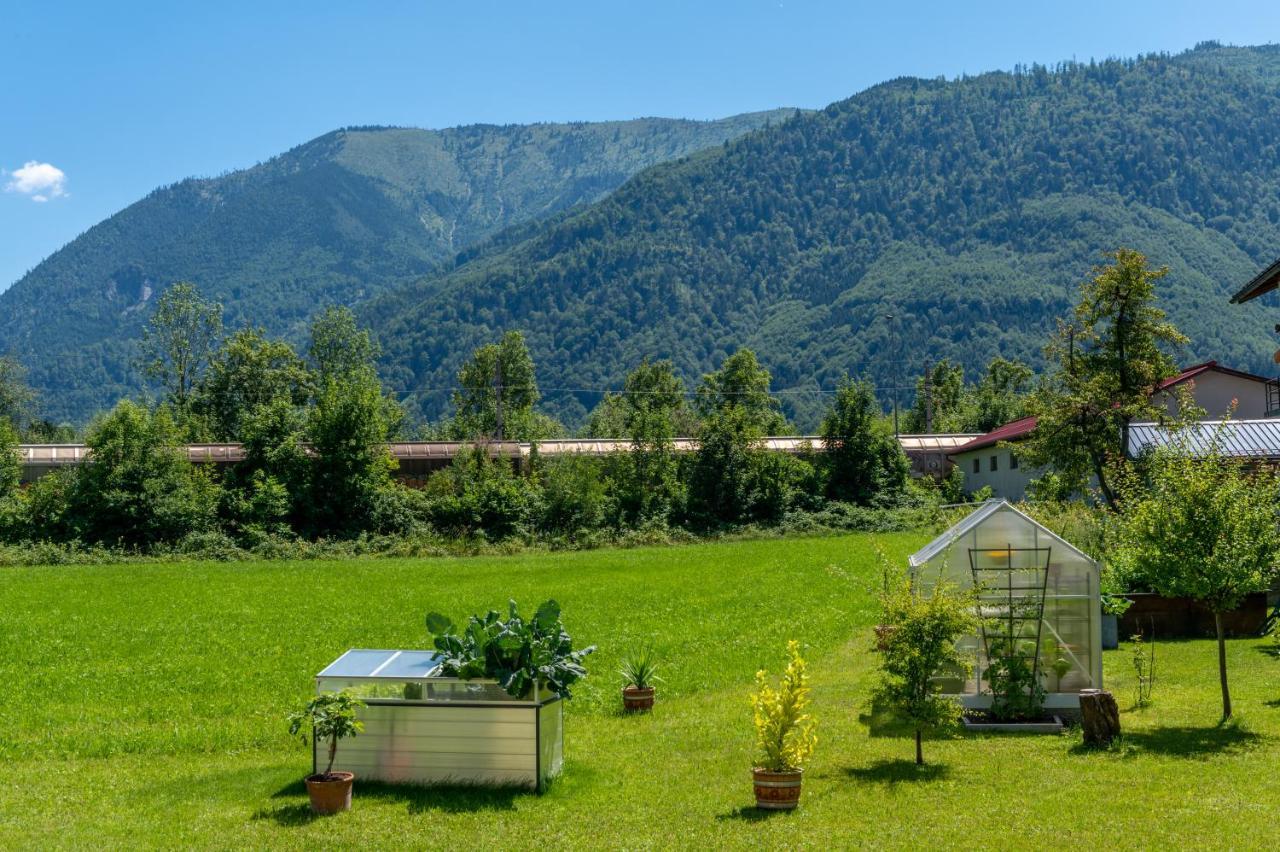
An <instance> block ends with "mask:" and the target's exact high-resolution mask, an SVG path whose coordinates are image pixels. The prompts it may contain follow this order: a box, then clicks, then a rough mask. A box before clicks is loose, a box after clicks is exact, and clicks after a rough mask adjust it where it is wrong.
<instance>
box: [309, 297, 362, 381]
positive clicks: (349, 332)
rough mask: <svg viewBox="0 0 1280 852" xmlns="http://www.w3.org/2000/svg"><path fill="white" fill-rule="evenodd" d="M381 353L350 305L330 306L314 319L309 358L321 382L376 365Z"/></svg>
mask: <svg viewBox="0 0 1280 852" xmlns="http://www.w3.org/2000/svg"><path fill="white" fill-rule="evenodd" d="M379 352H380V349H379V347H378V344H377V342H376V341H374V339H373V338H372V337H371V336H370V335H369V331H368V330H367V329H363V328H361V327H360V326H359V324H358V323H357V322H356V316H355V314H353V313H352V312H351V309H350V308H347V307H335V306H333V305H330V306H329V307H327V308H325V309H324V310H323V311H321V312H320V313H319V314H318V315H316V317H315V318H314V319H313V320H312V321H311V340H310V344H309V346H308V347H307V357H308V359H310V361H311V367H312V369H313V370H314V371H315V374H316V377H317V380H318V381H319V382H321V383H323V382H325V381H328V380H331V379H337V378H341V377H343V376H347V375H350V374H351V373H355V372H357V371H360V370H364V369H365V368H371V367H373V365H374V362H375V361H376V360H377V358H378V354H379Z"/></svg>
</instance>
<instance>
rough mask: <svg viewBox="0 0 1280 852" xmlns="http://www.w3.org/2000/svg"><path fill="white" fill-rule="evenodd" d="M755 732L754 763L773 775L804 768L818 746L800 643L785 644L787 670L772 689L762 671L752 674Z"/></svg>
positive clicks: (807, 675)
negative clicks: (753, 682) (808, 710)
mask: <svg viewBox="0 0 1280 852" xmlns="http://www.w3.org/2000/svg"><path fill="white" fill-rule="evenodd" d="M751 706H752V709H753V710H754V719H755V729H756V752H757V757H756V762H757V765H758V766H759V768H761V769H768V770H772V771H774V772H795V771H798V770H801V769H803V768H804V765H805V763H807V762H808V760H809V757H810V755H812V754H813V749H814V747H815V746H816V745H817V743H818V735H817V731H816V728H817V723H816V722H815V721H814V720H813V719H812V717H810V716H809V714H808V713H807V712H805V711H806V709H807V708H808V706H809V673H808V669H807V667H806V665H805V661H804V659H803V658H802V657H801V656H800V643H799V642H797V641H795V640H794V639H793V640H791V641H790V642H788V643H787V668H786V670H785V671H783V673H782V678H781V681H780V683H779V684H778V686H777V687H776V688H775V687H774V686H772V685H771V684H770V683H769V674H768V672H766V671H765V670H764V669H761V670H760V671H758V672H756V691H755V694H754V695H752V697H751Z"/></svg>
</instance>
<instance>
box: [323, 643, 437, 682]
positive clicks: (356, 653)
mask: <svg viewBox="0 0 1280 852" xmlns="http://www.w3.org/2000/svg"><path fill="white" fill-rule="evenodd" d="M439 668H440V655H439V654H437V653H436V652H435V651H385V650H384V651H372V650H367V649H364V648H352V649H351V650H350V651H347V652H346V653H345V654H343V655H342V656H341V657H339V658H338V659H336V660H334V661H333V662H332V663H330V664H329V665H327V666H325V668H324V671H322V672H320V674H318V675H316V677H359V678H377V679H382V678H386V679H388V680H406V679H411V678H422V677H435V676H436V672H437V670H438V669H439Z"/></svg>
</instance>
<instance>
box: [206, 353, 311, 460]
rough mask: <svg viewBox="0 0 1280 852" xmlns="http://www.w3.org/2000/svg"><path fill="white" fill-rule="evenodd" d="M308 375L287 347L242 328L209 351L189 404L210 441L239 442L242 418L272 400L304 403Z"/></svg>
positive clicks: (241, 434)
mask: <svg viewBox="0 0 1280 852" xmlns="http://www.w3.org/2000/svg"><path fill="white" fill-rule="evenodd" d="M310 395H311V373H310V371H309V370H308V369H307V365H306V364H305V363H304V362H303V360H302V358H300V357H299V356H298V354H297V353H296V352H294V351H293V347H292V346H290V345H289V344H288V343H285V342H284V341H283V340H270V339H268V338H267V336H266V334H265V333H264V332H263V331H262V329H258V328H246V329H242V330H240V331H238V332H236V333H235V334H233V335H232V336H231V337H230V338H228V339H227V340H226V341H225V342H224V343H223V344H222V346H221V347H220V348H219V349H218V351H217V352H216V353H214V355H213V357H212V359H211V360H210V362H209V368H208V370H206V371H205V374H204V376H203V377H202V378H201V379H200V381H199V383H198V384H197V386H196V390H195V397H194V402H193V408H194V410H195V411H196V413H197V415H198V416H199V417H200V418H201V419H202V420H203V421H204V423H205V425H206V426H207V428H208V429H209V432H210V434H211V436H212V438H213V439H214V440H219V441H241V440H244V434H243V432H244V423H245V420H246V419H247V418H248V417H249V416H250V415H251V414H252V413H253V412H254V411H255V410H256V409H257V408H258V407H259V406H263V405H269V404H272V403H274V402H275V401H276V400H284V401H285V402H287V403H288V404H290V405H294V406H301V405H304V404H306V401H307V398H308V397H309V396H310Z"/></svg>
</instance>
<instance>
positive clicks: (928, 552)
mask: <svg viewBox="0 0 1280 852" xmlns="http://www.w3.org/2000/svg"><path fill="white" fill-rule="evenodd" d="M997 512H1013V513H1014V514H1015V515H1018V516H1019V517H1021V518H1022V519H1023V520H1024V521H1026V522H1027V523H1029V524H1031V525H1032V526H1034V527H1036V528H1038V529H1039V530H1040V531H1041V532H1042V533H1043V534H1044V535H1046V536H1048V537H1049V538H1051V539H1053V540H1054V541H1056V542H1058V543H1059V544H1061V545H1062V546H1063V547H1065V548H1068V549H1069V550H1072V551H1074V552H1075V553H1077V554H1079V555H1080V557H1081V558H1083V559H1085V560H1086V561H1088V562H1090V563H1092V564H1093V566H1094V567H1095V568H1096V567H1097V565H1098V563H1097V562H1096V561H1095V560H1094V558H1093V557H1092V556H1090V555H1089V554H1087V553H1085V552H1084V551H1083V550H1081V549H1080V548H1078V547H1076V546H1075V545H1074V544H1072V543H1071V542H1069V541H1067V540H1066V539H1064V538H1063V537H1062V536H1060V535H1058V534H1057V533H1055V532H1054V531H1053V530H1051V529H1049V528H1048V527H1046V526H1045V525H1044V524H1042V523H1040V522H1039V521H1037V520H1036V519H1035V518H1033V517H1031V516H1030V515H1028V514H1027V513H1026V512H1023V511H1021V510H1020V509H1018V508H1017V507H1015V506H1014V505H1013V504H1011V503H1010V502H1009V501H1008V500H1005V499H1002V498H998V497H997V498H993V499H991V500H987V501H986V502H984V503H982V504H981V505H980V506H978V508H977V509H974V510H973V511H972V512H970V513H969V515H968V516H966V517H964V518H962V519H961V520H960V521H959V522H958V523H956V524H954V525H952V526H951V528H950V529H948V530H947V531H946V532H944V533H943V534H942V535H940V536H938V537H937V538H935V539H934V540H933V541H931V542H929V543H928V544H926V545H925V546H924V547H922V548H920V549H919V550H917V551H916V552H915V553H913V554H911V556H909V557H908V558H907V562H908V564H910V565H911V567H912V568H919V567H920V566H921V565H924V564H925V563H926V562H928V561H929V560H930V559H933V558H934V557H935V556H937V555H938V554H939V553H942V552H943V551H944V550H946V549H947V548H948V547H950V546H951V545H952V544H954V543H955V541H956V539H958V538H960V537H961V536H963V535H964V534H965V533H967V532H969V531H970V530H972V529H974V528H975V527H977V526H979V525H980V524H982V523H983V522H984V521H986V520H987V519H988V518H990V517H991V516H992V515H994V514H996V513H997Z"/></svg>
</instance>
